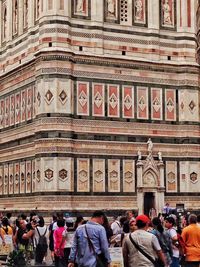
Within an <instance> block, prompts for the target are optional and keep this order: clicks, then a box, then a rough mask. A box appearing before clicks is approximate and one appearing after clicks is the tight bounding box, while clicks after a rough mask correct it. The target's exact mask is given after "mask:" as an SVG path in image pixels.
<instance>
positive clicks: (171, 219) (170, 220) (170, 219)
mask: <svg viewBox="0 0 200 267" xmlns="http://www.w3.org/2000/svg"><path fill="white" fill-rule="evenodd" d="M165 221H167V222H168V223H171V224H172V225H173V226H174V225H175V220H174V218H173V217H167V218H166V219H165Z"/></svg>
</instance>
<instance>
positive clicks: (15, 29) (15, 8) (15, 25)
mask: <svg viewBox="0 0 200 267" xmlns="http://www.w3.org/2000/svg"><path fill="white" fill-rule="evenodd" d="M17 32H18V3H17V0H15V1H13V34H17Z"/></svg>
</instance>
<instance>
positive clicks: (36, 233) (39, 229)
mask: <svg viewBox="0 0 200 267" xmlns="http://www.w3.org/2000/svg"><path fill="white" fill-rule="evenodd" d="M37 229H38V231H39V233H40V235H41V236H42V235H44V233H45V231H46V233H45V236H46V238H47V240H48V236H49V230H48V228H47V227H46V225H44V226H43V227H40V226H37ZM37 229H36V228H35V230H34V237H33V241H34V247H36V245H37V244H38V240H39V234H38V231H37Z"/></svg>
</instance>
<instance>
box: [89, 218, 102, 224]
mask: <svg viewBox="0 0 200 267" xmlns="http://www.w3.org/2000/svg"><path fill="white" fill-rule="evenodd" d="M90 221H91V222H94V223H98V224H100V223H99V220H98V218H91V219H90Z"/></svg>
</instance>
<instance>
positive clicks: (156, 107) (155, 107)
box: [153, 97, 160, 112]
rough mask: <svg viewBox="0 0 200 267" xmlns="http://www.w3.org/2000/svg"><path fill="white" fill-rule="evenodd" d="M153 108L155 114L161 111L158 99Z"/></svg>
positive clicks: (155, 100) (154, 101)
mask: <svg viewBox="0 0 200 267" xmlns="http://www.w3.org/2000/svg"><path fill="white" fill-rule="evenodd" d="M153 108H154V110H155V112H158V111H159V109H160V101H159V99H158V98H157V97H156V98H155V99H154V100H153Z"/></svg>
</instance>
